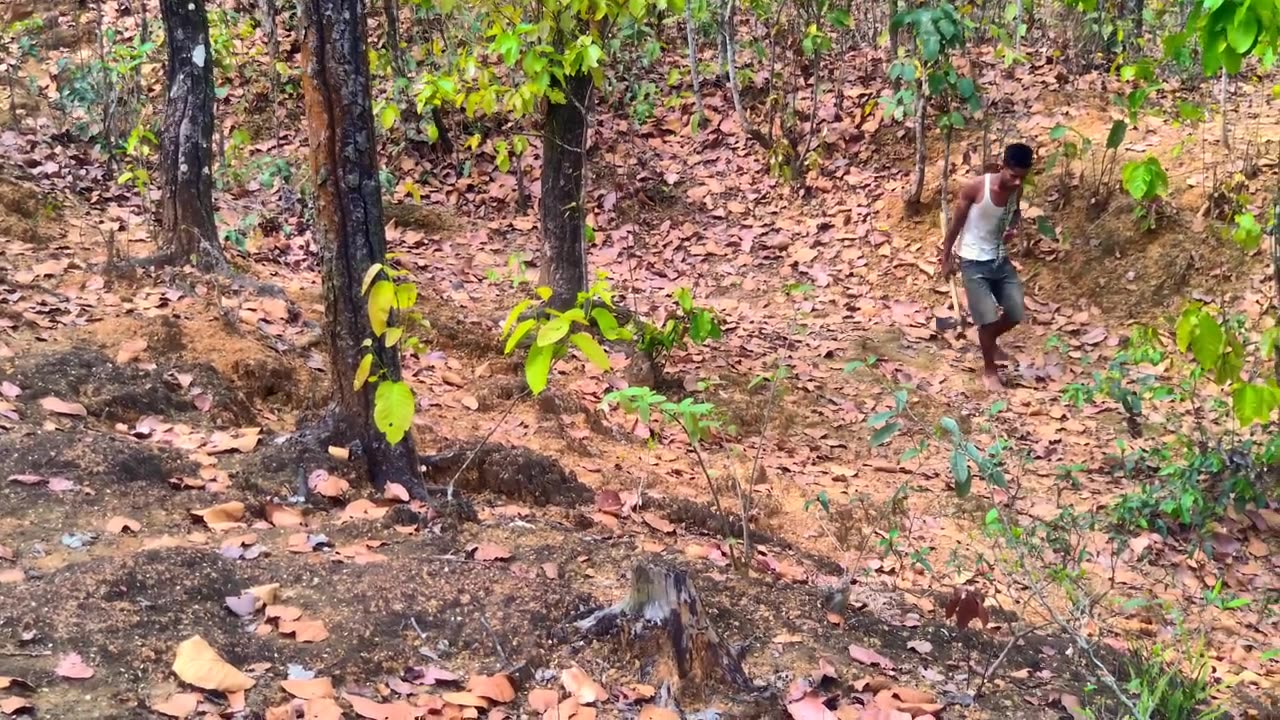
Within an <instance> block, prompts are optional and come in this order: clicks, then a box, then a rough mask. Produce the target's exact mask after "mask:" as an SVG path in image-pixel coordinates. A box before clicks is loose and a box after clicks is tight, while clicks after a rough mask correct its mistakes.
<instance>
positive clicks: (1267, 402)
mask: <svg viewBox="0 0 1280 720" xmlns="http://www.w3.org/2000/svg"><path fill="white" fill-rule="evenodd" d="M1276 394H1277V393H1276V390H1275V389H1274V388H1271V387H1268V386H1266V385H1259V384H1257V383H1237V384H1236V386H1235V388H1234V389H1233V390H1232V391H1231V409H1232V410H1233V411H1234V412H1235V415H1236V422H1238V423H1240V425H1241V426H1243V427H1249V426H1250V425H1252V424H1254V423H1265V422H1267V421H1269V420H1270V419H1271V413H1272V412H1274V411H1275V409H1276V406H1277V403H1280V398H1277V397H1276Z"/></svg>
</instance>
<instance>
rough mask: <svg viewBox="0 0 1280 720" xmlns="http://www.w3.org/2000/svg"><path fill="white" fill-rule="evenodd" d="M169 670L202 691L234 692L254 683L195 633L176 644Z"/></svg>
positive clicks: (246, 688)
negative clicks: (171, 669) (171, 668)
mask: <svg viewBox="0 0 1280 720" xmlns="http://www.w3.org/2000/svg"><path fill="white" fill-rule="evenodd" d="M173 672H174V674H175V675H177V676H178V677H179V678H181V679H182V681H183V682H185V683H187V684H190V685H195V686H196V687H198V688H202V689H204V690H218V691H220V692H234V691H236V690H248V689H249V688H251V687H253V686H254V680H253V678H251V677H249V676H248V675H245V674H244V673H242V672H240V671H239V670H238V669H236V668H235V667H234V666H232V665H231V664H230V663H228V662H227V661H226V660H223V659H222V656H221V655H219V654H218V651H217V650H214V649H213V646H211V645H209V643H207V642H205V639H204V638H202V637H200V636H199V635H192V636H191V637H189V638H187V639H186V640H183V641H182V642H181V643H180V644H179V645H178V650H177V653H176V654H175V655H174V658H173Z"/></svg>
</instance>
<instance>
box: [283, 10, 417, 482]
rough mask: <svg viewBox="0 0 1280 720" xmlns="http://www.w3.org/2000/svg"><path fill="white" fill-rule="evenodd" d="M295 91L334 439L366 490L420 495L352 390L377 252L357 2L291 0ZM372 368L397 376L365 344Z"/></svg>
mask: <svg viewBox="0 0 1280 720" xmlns="http://www.w3.org/2000/svg"><path fill="white" fill-rule="evenodd" d="M299 5H300V10H301V18H302V32H303V43H302V64H303V76H302V92H303V99H304V103H305V105H306V119H307V120H306V122H307V134H308V136H309V138H310V141H311V176H312V177H313V178H315V197H316V225H315V233H316V236H317V241H318V243H317V244H318V245H319V246H320V253H321V256H322V259H323V263H324V297H325V321H326V326H327V335H328V341H329V358H330V364H331V365H332V367H333V405H332V407H331V412H332V413H333V420H334V421H335V422H334V427H335V428H336V431H337V432H338V433H339V436H338V437H335V438H334V439H333V440H334V441H335V442H336V444H345V443H350V442H353V441H354V442H358V443H359V444H360V447H361V449H362V456H363V457H364V458H365V461H366V462H367V463H368V470H369V478H370V480H372V482H373V484H374V486H375V487H378V488H382V487H384V486H385V485H386V483H388V482H395V483H399V484H401V485H403V486H404V487H405V488H406V489H408V490H409V492H410V493H411V494H414V495H416V496H421V495H423V494H425V492H424V489H423V487H422V474H421V472H420V470H419V467H418V457H417V454H416V452H415V451H414V444H413V435H412V433H410V434H407V435H405V437H404V439H403V440H401V441H400V442H399V443H397V444H395V445H392V444H390V443H388V442H387V439H386V437H384V436H383V434H382V433H381V432H379V431H378V430H377V429H376V428H375V427H374V423H373V397H374V391H373V387H374V385H373V384H372V383H370V384H366V385H365V386H364V387H363V388H362V389H360V390H358V391H357V390H354V389H353V386H354V380H355V373H356V367H357V365H358V364H359V362H360V358H361V357H362V356H363V354H364V352H365V349H364V348H363V347H362V346H361V344H362V343H363V342H364V341H365V339H366V338H372V337H373V329H372V327H371V326H370V324H369V315H368V312H367V308H366V300H365V298H364V296H363V294H362V293H361V282H362V280H363V278H364V275H365V272H366V271H367V270H368V269H369V267H370V266H372V265H373V264H374V263H379V262H382V261H383V260H384V259H385V258H386V235H385V232H384V230H383V224H382V192H381V188H380V186H379V183H378V158H377V155H376V145H375V143H376V140H375V137H374V124H373V107H372V99H371V96H370V91H369V56H368V54H367V52H366V47H365V35H366V27H365V6H364V3H363V2H362V0H301V1H300V2H299ZM373 352H374V354H375V356H376V363H375V365H376V366H377V367H381V368H383V370H384V372H385V377H386V378H387V379H389V380H399V379H400V377H401V374H400V354H399V352H398V351H397V350H396V349H394V348H392V349H388V348H385V347H383V344H382V343H380V342H374V343H373Z"/></svg>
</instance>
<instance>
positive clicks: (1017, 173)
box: [1000, 166, 1031, 192]
mask: <svg viewBox="0 0 1280 720" xmlns="http://www.w3.org/2000/svg"><path fill="white" fill-rule="evenodd" d="M1029 172H1031V171H1030V170H1029V169H1027V168H1015V167H1008V166H1006V167H1004V168H1002V169H1001V170H1000V189H1001V190H1004V191H1006V192H1011V191H1013V190H1016V189H1018V188H1020V187H1022V181H1023V180H1026V179H1027V173H1029Z"/></svg>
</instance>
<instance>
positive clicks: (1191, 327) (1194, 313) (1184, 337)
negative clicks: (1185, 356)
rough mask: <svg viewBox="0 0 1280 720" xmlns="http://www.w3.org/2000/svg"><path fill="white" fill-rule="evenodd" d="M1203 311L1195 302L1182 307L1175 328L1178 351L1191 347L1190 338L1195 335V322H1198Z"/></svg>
mask: <svg viewBox="0 0 1280 720" xmlns="http://www.w3.org/2000/svg"><path fill="white" fill-rule="evenodd" d="M1203 313H1204V311H1203V310H1201V309H1200V305H1199V304H1196V303H1192V304H1190V305H1188V306H1187V307H1185V308H1183V310H1182V315H1181V316H1180V317H1179V318H1178V325H1177V328H1176V334H1177V343H1178V352H1186V351H1187V349H1188V348H1190V347H1191V338H1192V336H1194V335H1195V332H1196V323H1198V322H1200V315H1202V314H1203Z"/></svg>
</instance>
